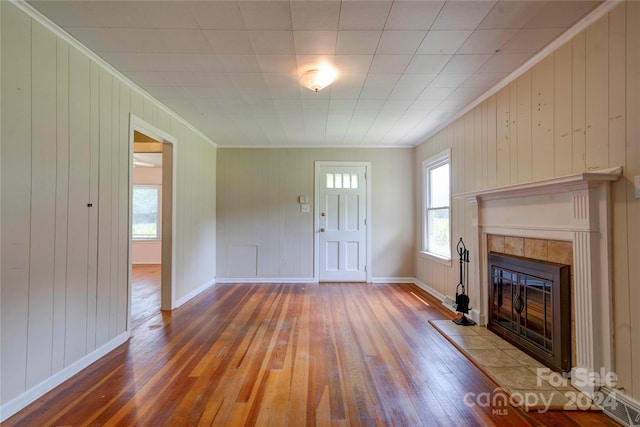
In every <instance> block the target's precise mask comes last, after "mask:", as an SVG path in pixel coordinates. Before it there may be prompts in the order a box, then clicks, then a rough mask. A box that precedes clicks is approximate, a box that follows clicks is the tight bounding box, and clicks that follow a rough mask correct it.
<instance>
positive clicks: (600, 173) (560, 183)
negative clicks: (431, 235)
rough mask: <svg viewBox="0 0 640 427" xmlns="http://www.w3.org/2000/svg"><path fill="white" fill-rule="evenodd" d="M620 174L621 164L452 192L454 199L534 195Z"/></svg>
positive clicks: (579, 186) (607, 180) (578, 188)
mask: <svg viewBox="0 0 640 427" xmlns="http://www.w3.org/2000/svg"><path fill="white" fill-rule="evenodd" d="M620 175H622V166H618V167H615V168H610V169H602V170H596V171H590V172H582V173H577V174H573V175H566V176H562V177H558V178H549V179H544V180H540V181H533V182H529V183H526V184H514V185H507V186H504V187H497V188H490V189H488V190H482V191H474V192H469V193H459V194H454V196H453V197H454V198H456V199H480V200H495V199H508V198H511V197H523V196H535V195H540V194H553V193H562V192H567V191H573V190H580V189H585V188H587V187H588V186H590V185H594V184H595V185H599V184H600V183H601V182H611V181H616V180H617V179H618V178H620Z"/></svg>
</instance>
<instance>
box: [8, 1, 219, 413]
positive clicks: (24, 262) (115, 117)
mask: <svg viewBox="0 0 640 427" xmlns="http://www.w3.org/2000/svg"><path fill="white" fill-rule="evenodd" d="M0 8H1V10H2V23H1V31H2V36H1V41H2V48H1V49H2V73H1V75H2V100H1V102H2V119H1V120H2V123H3V126H2V151H1V154H2V157H1V162H2V166H1V171H2V179H1V183H2V189H1V195H2V196H1V197H2V212H1V215H2V218H1V224H2V243H1V250H2V257H1V260H2V266H1V267H2V268H1V270H2V273H1V280H2V288H1V319H0V320H1V321H0V323H1V342H0V344H1V353H0V357H1V360H2V363H1V372H0V377H1V383H0V405H2V406H1V409H0V412H2V413H1V414H0V415H1V417H2V418H4V417H6V416H8V415H10V413H11V411H15V410H16V408H18V409H19V407H20V406H21V405H24V404H26V403H28V402H29V401H30V399H31V400H32V399H33V398H34V395H36V397H37V393H38V392H42V391H43V390H45V391H46V389H48V388H51V387H53V386H55V384H56V383H57V382H59V381H60V380H61V379H64V378H63V377H64V376H65V375H66V374H65V372H66V373H68V372H71V371H73V369H77V367H78V366H80V365H82V364H83V363H86V361H87V360H89V359H90V358H91V357H92V355H95V354H100V351H103V350H104V349H105V348H109V346H110V345H113V343H116V342H121V341H122V340H123V337H124V339H126V336H127V333H126V328H127V310H128V309H127V296H128V292H129V291H128V277H127V274H128V273H127V272H128V247H129V241H128V238H129V230H128V227H129V225H128V221H129V219H128V218H129V217H128V203H129V117H130V114H131V113H132V114H134V115H136V116H138V117H140V118H142V119H144V120H145V121H147V122H148V123H150V124H152V125H154V126H156V127H157V128H159V129H162V130H163V131H165V132H167V133H168V134H170V135H172V136H174V137H175V138H176V139H177V144H176V147H175V155H176V159H177V163H176V167H177V182H176V194H175V198H176V203H177V212H176V227H177V230H176V233H175V234H176V241H175V246H176V251H177V259H176V263H175V265H174V269H175V272H176V281H175V297H176V299H177V300H180V299H184V298H185V296H189V295H192V294H193V293H194V291H197V290H198V289H202V287H203V286H206V285H207V284H211V283H213V282H214V279H215V274H216V271H215V265H216V264H215V239H216V224H215V197H216V195H215V194H216V193H215V191H216V190H215V187H216V185H215V178H216V175H215V165H216V148H215V146H214V145H213V144H212V143H210V142H208V141H207V140H205V139H204V138H203V137H202V136H200V135H199V134H198V133H196V132H195V131H193V130H192V129H191V128H189V127H187V126H186V125H185V124H184V123H183V122H182V121H181V120H179V119H178V118H176V117H175V116H173V115H171V114H170V113H169V112H167V111H166V110H164V109H161V108H160V107H158V106H157V104H155V103H154V102H153V101H151V100H150V99H148V98H146V97H145V96H143V95H141V94H140V93H139V92H137V91H135V90H132V89H131V88H130V87H129V86H127V85H126V84H124V83H123V82H122V81H121V80H119V79H118V78H116V77H115V76H114V75H113V74H111V73H110V72H109V71H107V70H106V69H105V68H102V67H101V66H100V65H98V64H97V63H96V62H94V61H93V60H92V59H90V58H89V57H88V56H86V55H85V54H83V53H81V52H80V51H79V50H77V49H76V48H75V47H73V46H71V45H70V44H68V43H67V42H66V41H64V40H63V39H61V38H59V37H57V36H56V35H54V34H53V33H52V32H51V31H49V30H48V29H46V28H45V27H43V26H42V25H40V24H39V23H38V22H36V20H34V19H32V18H30V17H29V16H27V15H26V14H25V13H23V12H22V11H20V10H19V9H18V8H17V7H16V6H15V5H13V4H12V3H10V2H4V1H3V2H0ZM89 203H91V204H92V207H89V206H88V204H89ZM70 367H71V368H70Z"/></svg>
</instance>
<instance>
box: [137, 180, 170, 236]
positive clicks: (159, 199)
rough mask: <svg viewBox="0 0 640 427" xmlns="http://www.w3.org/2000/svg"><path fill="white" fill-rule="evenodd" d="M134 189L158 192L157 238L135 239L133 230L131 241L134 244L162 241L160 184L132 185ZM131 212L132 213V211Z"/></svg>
mask: <svg viewBox="0 0 640 427" xmlns="http://www.w3.org/2000/svg"><path fill="white" fill-rule="evenodd" d="M135 188H155V189H156V190H157V191H158V233H157V235H158V237H136V236H134V235H133V230H132V231H131V240H133V241H134V242H159V241H160V240H162V185H160V184H133V187H132V190H131V191H132V194H133V189H135ZM132 212H133V211H132Z"/></svg>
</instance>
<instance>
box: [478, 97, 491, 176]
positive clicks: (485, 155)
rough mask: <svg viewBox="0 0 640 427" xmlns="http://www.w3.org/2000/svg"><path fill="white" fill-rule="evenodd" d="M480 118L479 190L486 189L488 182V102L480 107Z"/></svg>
mask: <svg viewBox="0 0 640 427" xmlns="http://www.w3.org/2000/svg"><path fill="white" fill-rule="evenodd" d="M480 109H481V112H482V117H481V118H480V122H481V123H480V126H481V127H482V154H481V159H480V164H481V165H482V182H481V184H480V188H487V185H488V184H487V183H488V182H489V171H488V168H489V162H488V158H489V119H488V114H489V112H488V109H489V107H488V102H487V101H486V100H485V101H484V102H482V105H481V107H480Z"/></svg>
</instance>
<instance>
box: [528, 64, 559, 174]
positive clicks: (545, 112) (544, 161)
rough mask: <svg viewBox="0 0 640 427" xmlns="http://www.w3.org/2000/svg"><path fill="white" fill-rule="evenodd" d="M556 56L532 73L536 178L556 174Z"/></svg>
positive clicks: (532, 170) (533, 151) (534, 167)
mask: <svg viewBox="0 0 640 427" xmlns="http://www.w3.org/2000/svg"><path fill="white" fill-rule="evenodd" d="M553 76H554V56H553V55H549V56H547V57H546V58H545V59H543V60H542V61H540V62H539V63H538V64H536V65H535V67H533V69H532V73H531V101H532V102H531V104H532V105H531V109H532V123H531V137H532V138H531V153H532V158H531V163H532V167H531V177H532V179H533V180H534V181H537V180H540V179H544V178H551V177H552V176H553V172H554V170H553V162H550V161H549V153H553V152H554V145H553V136H554V125H553V118H554V108H553V100H554V97H553V95H554V80H553Z"/></svg>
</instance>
